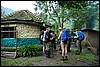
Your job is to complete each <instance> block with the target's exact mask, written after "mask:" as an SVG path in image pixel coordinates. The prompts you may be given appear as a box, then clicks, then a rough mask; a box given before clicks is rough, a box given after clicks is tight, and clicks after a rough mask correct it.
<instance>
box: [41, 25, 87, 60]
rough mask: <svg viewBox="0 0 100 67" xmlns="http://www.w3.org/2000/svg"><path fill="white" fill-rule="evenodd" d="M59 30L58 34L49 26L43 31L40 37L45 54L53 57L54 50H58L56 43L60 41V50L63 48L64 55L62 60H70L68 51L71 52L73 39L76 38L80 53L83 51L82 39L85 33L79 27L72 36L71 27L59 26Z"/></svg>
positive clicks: (78, 52) (62, 54)
mask: <svg viewBox="0 0 100 67" xmlns="http://www.w3.org/2000/svg"><path fill="white" fill-rule="evenodd" d="M58 30H59V33H58V35H56V34H54V31H52V30H49V29H48V27H46V28H45V30H42V31H41V33H40V39H41V41H42V44H43V55H46V57H47V58H52V57H53V51H54V50H55V51H57V48H56V44H57V43H59V46H60V47H59V50H61V56H62V58H61V60H62V61H64V60H68V52H71V51H70V47H71V41H72V39H76V46H77V54H80V53H81V52H82V46H81V41H82V40H83V39H84V37H85V36H84V34H83V33H82V32H81V31H78V29H76V30H74V31H73V34H74V35H75V36H71V34H70V29H65V28H62V27H59V29H58ZM57 36H58V38H57V42H56V37H57Z"/></svg>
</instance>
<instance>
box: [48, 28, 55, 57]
mask: <svg viewBox="0 0 100 67" xmlns="http://www.w3.org/2000/svg"><path fill="white" fill-rule="evenodd" d="M49 33H50V57H53V46H54V34H53V31H52V30H50V31H49Z"/></svg>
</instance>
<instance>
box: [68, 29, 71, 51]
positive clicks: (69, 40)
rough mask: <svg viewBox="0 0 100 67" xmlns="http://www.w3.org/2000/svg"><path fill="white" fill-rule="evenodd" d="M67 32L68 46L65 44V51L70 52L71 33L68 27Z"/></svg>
mask: <svg viewBox="0 0 100 67" xmlns="http://www.w3.org/2000/svg"><path fill="white" fill-rule="evenodd" d="M68 34H69V39H68V46H67V51H68V52H71V50H70V47H71V34H70V29H68Z"/></svg>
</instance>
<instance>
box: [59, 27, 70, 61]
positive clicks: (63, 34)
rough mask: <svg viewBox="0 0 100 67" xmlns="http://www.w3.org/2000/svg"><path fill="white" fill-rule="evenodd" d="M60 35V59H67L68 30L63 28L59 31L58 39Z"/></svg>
mask: <svg viewBox="0 0 100 67" xmlns="http://www.w3.org/2000/svg"><path fill="white" fill-rule="evenodd" d="M60 37H61V49H62V59H61V60H62V61H64V60H68V57H67V41H68V38H69V34H68V30H66V29H63V30H62V31H61V32H60V34H59V36H58V39H59V38H60ZM64 58H65V59H64Z"/></svg>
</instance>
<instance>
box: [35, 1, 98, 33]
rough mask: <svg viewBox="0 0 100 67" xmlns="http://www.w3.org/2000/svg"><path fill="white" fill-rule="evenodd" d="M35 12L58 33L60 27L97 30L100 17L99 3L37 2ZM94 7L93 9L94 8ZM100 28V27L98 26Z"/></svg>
mask: <svg viewBox="0 0 100 67" xmlns="http://www.w3.org/2000/svg"><path fill="white" fill-rule="evenodd" d="M34 5H35V6H36V7H35V10H36V11H37V10H41V11H40V13H37V14H39V16H40V17H42V19H44V20H48V21H49V22H50V23H52V24H53V29H54V30H55V32H57V29H58V27H60V26H61V27H65V28H66V27H68V25H69V26H70V28H72V29H75V28H78V29H81V28H83V27H89V28H94V27H96V29H98V28H97V25H99V24H97V25H96V23H98V21H99V20H98V19H99V18H98V17H99V2H98V1H36V4H34ZM92 7H93V8H92ZM98 27H99V26H98Z"/></svg>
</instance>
